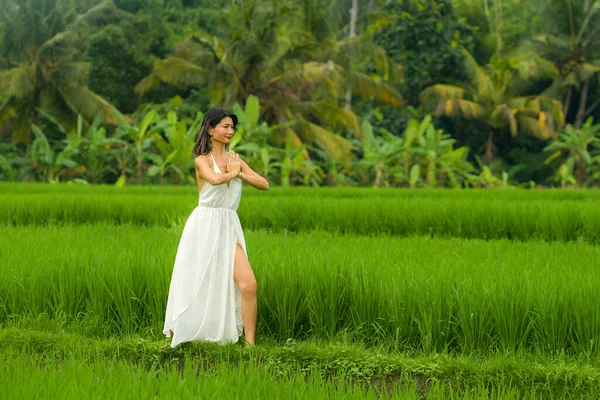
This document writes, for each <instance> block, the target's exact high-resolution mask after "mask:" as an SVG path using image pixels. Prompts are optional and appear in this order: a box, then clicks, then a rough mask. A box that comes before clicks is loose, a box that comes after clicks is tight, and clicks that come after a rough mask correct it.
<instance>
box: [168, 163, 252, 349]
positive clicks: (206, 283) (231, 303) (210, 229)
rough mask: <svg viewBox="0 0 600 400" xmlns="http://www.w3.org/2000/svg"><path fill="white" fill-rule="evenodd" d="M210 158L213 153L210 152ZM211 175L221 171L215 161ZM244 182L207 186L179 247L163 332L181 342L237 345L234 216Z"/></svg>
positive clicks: (237, 231)
mask: <svg viewBox="0 0 600 400" xmlns="http://www.w3.org/2000/svg"><path fill="white" fill-rule="evenodd" d="M211 157H212V153H211ZM213 165H214V167H213V170H214V172H215V173H218V174H220V173H221V171H220V170H219V167H218V166H217V163H216V162H215V161H214V157H213ZM241 195H242V181H241V180H240V179H238V178H234V179H232V180H231V181H230V182H229V186H228V185H227V184H225V183H224V184H221V185H216V186H213V185H211V184H210V183H208V182H206V183H205V184H204V186H203V187H202V189H201V190H200V200H199V202H198V207H196V208H195V209H194V210H193V211H192V213H191V215H190V216H189V218H188V220H187V222H186V223H185V227H184V229H183V233H182V235H181V240H180V242H179V246H178V248H177V255H176V257H175V266H174V268H173V275H172V277H171V285H170V287H169V298H168V301H167V312H166V316H165V325H164V329H163V333H164V334H165V335H166V336H167V337H170V336H171V332H170V331H173V340H172V341H171V347H175V346H177V345H178V344H180V343H182V342H191V341H203V342H204V341H205V342H214V343H219V344H225V343H232V342H237V341H238V339H239V337H240V336H241V334H242V331H243V322H242V315H241V302H242V297H241V293H240V291H239V289H238V287H237V285H236V284H235V282H234V280H233V268H234V265H233V262H234V256H235V249H236V244H237V243H239V244H240V245H241V247H242V249H243V250H244V252H246V242H245V240H244V233H243V231H242V226H241V224H240V220H239V218H238V215H237V208H238V205H239V202H240V197H241Z"/></svg>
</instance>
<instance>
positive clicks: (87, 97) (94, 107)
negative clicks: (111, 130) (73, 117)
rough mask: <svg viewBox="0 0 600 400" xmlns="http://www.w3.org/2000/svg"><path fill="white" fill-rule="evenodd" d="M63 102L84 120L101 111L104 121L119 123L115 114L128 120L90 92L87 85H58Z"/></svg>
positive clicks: (90, 118)
mask: <svg viewBox="0 0 600 400" xmlns="http://www.w3.org/2000/svg"><path fill="white" fill-rule="evenodd" d="M58 91H59V92H60V94H61V96H62V98H63V100H64V102H65V104H67V106H68V107H69V108H70V109H71V111H72V112H73V113H74V114H81V115H82V116H83V117H84V118H85V119H86V120H88V121H92V120H94V119H95V118H96V116H97V115H98V114H100V113H102V115H103V117H104V123H106V124H112V125H119V121H118V119H117V115H118V116H119V117H121V118H122V119H124V120H126V121H128V120H130V118H129V117H127V116H125V115H123V114H121V113H120V112H119V110H117V108H116V107H115V106H113V105H112V104H110V103H109V102H108V101H106V100H105V99H103V98H102V97H101V96H99V95H97V94H96V93H94V92H92V91H91V90H90V89H89V88H88V87H87V86H83V85H72V86H67V85H64V86H60V87H58Z"/></svg>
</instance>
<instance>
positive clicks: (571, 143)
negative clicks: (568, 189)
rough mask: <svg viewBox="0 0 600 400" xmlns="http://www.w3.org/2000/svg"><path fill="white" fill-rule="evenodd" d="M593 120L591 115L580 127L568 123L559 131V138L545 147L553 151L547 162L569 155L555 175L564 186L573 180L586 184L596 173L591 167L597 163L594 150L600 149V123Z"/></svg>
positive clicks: (545, 149) (546, 149)
mask: <svg viewBox="0 0 600 400" xmlns="http://www.w3.org/2000/svg"><path fill="white" fill-rule="evenodd" d="M593 122H594V120H593V118H592V117H590V118H588V119H587V120H586V121H585V123H584V124H583V125H582V126H581V128H579V129H577V128H575V127H574V126H572V125H567V126H566V127H565V129H564V131H563V132H561V133H559V135H558V139H557V140H556V141H554V142H553V143H551V144H550V145H548V146H546V148H544V151H552V152H553V153H552V154H551V155H550V156H549V157H548V158H547V159H546V161H545V162H544V163H545V164H549V163H551V162H552V161H553V160H555V159H557V158H559V157H561V156H564V155H566V156H567V157H566V159H565V161H564V162H562V163H561V165H560V167H559V169H558V171H557V174H556V176H555V178H556V179H555V180H557V181H560V182H561V186H562V187H565V186H566V185H567V184H572V183H573V180H575V182H576V184H580V185H581V184H584V183H585V182H586V181H587V180H588V178H589V177H590V175H594V171H593V170H591V169H592V168H593V166H594V165H595V164H596V163H595V162H594V155H595V154H594V152H596V153H598V151H600V134H599V132H600V124H596V125H594V124H593Z"/></svg>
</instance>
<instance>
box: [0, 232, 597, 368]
mask: <svg viewBox="0 0 600 400" xmlns="http://www.w3.org/2000/svg"><path fill="white" fill-rule="evenodd" d="M180 230H181V229H180V228H176V229H166V228H158V227H157V228H146V229H143V232H144V233H143V235H140V232H142V231H141V230H140V228H138V227H134V226H131V227H127V226H111V225H91V226H63V227H47V228H33V227H17V228H11V227H5V228H2V229H0V234H1V235H0V236H1V237H3V238H9V237H10V238H12V239H11V240H10V242H7V243H5V242H4V241H3V243H2V250H1V253H0V254H1V258H2V259H3V260H4V262H3V266H2V268H1V270H0V273H2V275H3V276H5V277H6V278H5V279H4V280H3V282H2V283H1V284H0V287H1V288H2V290H0V293H2V297H1V298H0V310H1V313H0V321H10V320H11V319H12V318H14V317H15V316H17V317H18V316H36V315H47V316H48V317H49V318H51V319H53V318H61V317H64V318H67V320H72V321H86V323H88V324H93V325H92V326H93V330H94V331H95V332H97V334H102V332H104V335H121V334H123V335H128V334H140V333H142V332H144V333H146V334H150V335H153V336H155V335H159V332H160V331H161V328H162V322H163V312H164V310H163V308H164V299H165V298H166V296H167V289H168V285H167V283H168V281H169V277H170V273H171V268H172V265H171V264H172V259H173V257H174V251H175V249H176V248H177V240H178V237H179V235H180ZM247 242H248V247H249V249H251V250H250V257H251V260H252V262H253V263H254V264H255V270H256V274H257V279H258V284H259V287H261V295H260V298H259V308H260V309H261V313H260V320H259V333H260V334H261V335H263V336H269V337H274V338H276V339H277V340H281V341H285V340H287V339H290V338H291V339H296V340H299V339H305V338H309V337H315V338H320V339H324V340H326V339H334V338H335V337H336V336H337V335H339V334H340V333H344V334H345V335H348V336H349V337H352V338H353V340H355V341H357V342H359V343H364V344H367V345H379V346H385V347H387V348H390V349H393V350H394V351H402V350H406V349H409V348H410V349H415V350H418V351H423V352H425V353H431V352H440V351H450V352H461V353H464V354H469V353H471V352H473V351H481V352H490V351H495V350H502V351H515V350H528V351H535V352H540V353H545V352H547V353H548V354H556V353H557V352H566V353H568V354H589V355H590V356H594V357H595V356H596V355H598V354H599V352H598V350H599V349H598V343H597V341H596V340H595V338H596V337H597V336H598V335H599V334H600V319H599V318H598V315H597V310H596V309H595V308H593V307H592V308H590V307H589V305H590V304H597V302H598V301H600V294H599V293H600V290H599V288H600V281H598V280H597V279H595V277H594V276H593V275H592V276H590V275H589V271H590V270H594V269H595V268H597V265H596V264H597V260H599V259H600V254H599V249H598V248H597V247H595V246H590V245H587V244H583V243H568V244H565V243H554V244H549V243H544V242H537V241H529V242H527V243H520V244H518V243H515V242H510V241H506V240H501V241H492V242H489V243H486V244H485V245H484V242H482V241H479V240H473V241H464V240H462V239H448V240H441V239H429V238H419V237H415V238H406V239H400V238H392V237H387V236H378V237H348V236H340V235H337V234H331V233H326V232H319V231H312V232H309V233H298V234H293V235H292V234H271V233H261V232H257V231H254V232H248V234H247ZM32 243H35V246H31V244H32ZM116 243H119V246H118V247H115V244H116ZM74 244H76V245H74ZM65 245H67V246H69V251H68V252H67V253H65V251H64V246H65ZM318 248H325V249H327V251H326V252H318V251H316V249H318ZM290 253H293V254H294V257H293V258H290V256H289V255H290ZM28 266H35V268H33V269H31V268H29V267H28ZM281 287H286V290H285V291H284V292H282V291H281V290H280V288H281ZM92 326H90V328H92Z"/></svg>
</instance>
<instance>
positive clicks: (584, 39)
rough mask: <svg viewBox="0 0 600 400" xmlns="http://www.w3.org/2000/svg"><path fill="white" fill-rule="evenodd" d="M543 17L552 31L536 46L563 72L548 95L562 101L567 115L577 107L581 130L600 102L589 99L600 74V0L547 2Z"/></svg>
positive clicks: (536, 39)
mask: <svg viewBox="0 0 600 400" xmlns="http://www.w3.org/2000/svg"><path fill="white" fill-rule="evenodd" d="M544 18H545V20H546V21H547V26H549V27H550V29H551V32H550V33H548V34H545V35H540V36H538V37H536V38H535V40H534V44H535V46H536V48H537V51H538V52H540V53H541V54H542V55H543V56H544V57H546V58H547V59H548V60H551V61H552V62H554V63H556V65H557V66H558V69H559V71H560V75H559V76H558V77H557V79H556V81H555V84H554V85H553V86H552V87H551V89H550V90H549V91H548V93H549V94H551V95H553V96H556V97H557V98H560V99H562V100H563V107H564V108H563V114H564V115H565V116H567V115H568V114H569V108H570V107H571V106H572V105H573V104H578V108H577V111H576V114H575V120H574V121H575V122H574V126H575V128H579V127H581V125H582V124H583V121H584V120H585V119H586V118H587V117H588V116H589V115H590V114H591V113H592V112H593V111H594V109H595V108H596V107H597V106H598V105H600V99H596V100H595V101H594V102H592V103H591V104H590V103H589V99H588V93H589V89H590V84H591V83H592V80H593V79H594V77H596V76H598V75H599V74H600V0H585V1H572V0H547V1H546V6H545V7H544ZM577 93H578V94H579V99H578V100H574V96H576V94H577Z"/></svg>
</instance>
